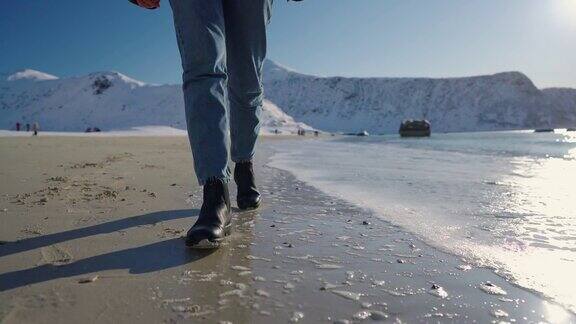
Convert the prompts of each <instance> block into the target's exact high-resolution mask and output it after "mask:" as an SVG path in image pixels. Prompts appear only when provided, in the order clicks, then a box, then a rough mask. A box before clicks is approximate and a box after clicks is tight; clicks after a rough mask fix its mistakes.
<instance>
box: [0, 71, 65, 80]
mask: <svg viewBox="0 0 576 324" xmlns="http://www.w3.org/2000/svg"><path fill="white" fill-rule="evenodd" d="M56 79H58V77H56V76H53V75H51V74H48V73H44V72H40V71H36V70H31V69H25V70H22V71H19V72H16V73H14V74H12V75H9V76H8V77H7V78H6V80H7V81H16V80H35V81H45V80H56Z"/></svg>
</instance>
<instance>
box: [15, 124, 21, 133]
mask: <svg viewBox="0 0 576 324" xmlns="http://www.w3.org/2000/svg"><path fill="white" fill-rule="evenodd" d="M16 131H17V132H19V131H20V122H16Z"/></svg>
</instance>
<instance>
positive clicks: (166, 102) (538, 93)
mask: <svg viewBox="0 0 576 324" xmlns="http://www.w3.org/2000/svg"><path fill="white" fill-rule="evenodd" d="M8 80H11V81H8ZM13 81H16V82H13ZM264 85H265V92H266V97H267V99H268V100H267V101H265V103H264V117H263V126H262V133H275V130H278V132H281V133H295V132H296V130H297V129H298V128H303V129H312V127H313V128H315V129H320V130H325V131H330V132H359V131H362V130H366V131H368V132H370V133H371V134H380V133H392V132H396V131H397V129H398V127H399V124H400V122H401V121H402V120H403V119H406V118H426V119H428V120H430V121H431V122H432V131H433V132H453V131H481V130H509V129H527V128H549V127H554V128H564V127H575V126H576V90H575V89H544V90H539V89H537V88H536V87H535V86H534V84H533V83H532V81H530V79H529V78H528V77H526V76H525V75H523V74H522V73H519V72H505V73H499V74H494V75H487V76H477V77H465V78H447V79H430V78H344V77H319V76H312V75H306V74H302V73H298V72H296V71H293V70H291V69H289V68H286V67H284V66H282V65H279V64H276V63H274V62H272V61H266V62H265V65H264ZM35 121H37V122H39V123H40V127H41V129H42V130H51V131H75V132H78V131H80V132H82V131H84V130H85V129H86V128H88V127H98V128H100V129H101V130H103V131H110V130H126V129H131V128H133V127H142V126H151V125H162V126H166V127H172V128H176V129H185V128H186V123H185V119H184V103H183V97H182V90H181V86H180V85H151V84H146V83H144V82H141V81H138V80H134V79H132V78H130V77H128V76H125V75H123V74H121V73H118V72H96V73H91V74H89V75H86V76H80V77H73V78H62V79H58V78H56V77H55V76H52V75H49V74H46V73H43V72H39V71H34V70H24V71H20V72H17V73H15V74H12V75H10V76H5V77H0V129H13V128H14V125H15V124H16V122H21V123H22V124H26V123H30V124H31V123H33V122H35Z"/></svg>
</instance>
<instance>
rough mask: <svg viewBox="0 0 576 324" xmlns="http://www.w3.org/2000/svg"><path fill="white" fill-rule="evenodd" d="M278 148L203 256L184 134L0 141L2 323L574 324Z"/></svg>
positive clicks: (264, 151)
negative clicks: (282, 162)
mask: <svg viewBox="0 0 576 324" xmlns="http://www.w3.org/2000/svg"><path fill="white" fill-rule="evenodd" d="M275 145H282V140H281V139H272V138H266V139H264V140H263V141H262V143H261V145H260V148H261V149H260V151H259V155H258V157H257V172H258V179H259V182H260V187H261V189H262V192H263V194H264V205H263V207H262V208H261V209H260V210H258V211H253V212H244V213H241V212H238V211H235V221H234V226H235V232H234V234H233V235H232V236H231V238H230V240H229V243H228V244H227V245H226V246H224V247H223V248H221V249H219V250H217V251H213V252H198V251H193V250H188V249H186V248H185V247H184V244H183V240H182V238H181V237H182V235H184V234H185V232H186V230H187V229H188V227H189V226H190V225H191V224H192V223H193V222H194V219H195V217H196V216H197V214H198V209H199V207H200V199H201V188H200V187H199V186H197V185H196V181H195V178H194V176H193V170H192V167H191V165H192V161H191V157H190V153H189V147H188V144H187V140H186V138H185V137H151V138H146V137H126V138H121V137H82V138H80V137H78V138H75V137H38V138H0V224H1V226H0V241H1V242H0V321H2V322H3V323H28V322H31V323H86V322H96V323H106V322H136V321H138V322H140V323H159V322H203V323H204V322H208V323H209V322H215V323H218V322H221V323H226V322H232V323H252V322H256V323H270V322H290V321H294V322H295V321H298V322H305V323H316V322H325V323H330V322H336V321H340V322H341V323H346V321H352V322H359V321H367V322H369V321H375V320H385V321H393V322H398V321H404V322H438V321H440V322H451V321H453V322H472V321H474V320H477V321H479V322H490V321H517V322H539V321H548V322H552V323H559V322H574V321H575V317H574V315H573V314H571V313H568V312H566V311H565V310H564V309H563V308H561V307H559V306H557V305H555V304H552V303H549V302H547V301H545V300H544V299H543V298H541V297H539V296H537V295H535V294H533V293H531V292H528V291H525V290H523V289H520V288H518V287H515V286H514V285H512V284H510V283H509V282H507V281H506V280H504V279H503V278H501V277H499V276H497V275H495V274H494V273H493V272H492V271H491V270H489V269H482V268H476V267H469V266H468V265H466V264H463V262H462V260H460V259H458V258H456V257H454V256H452V255H449V254H446V253H443V252H441V251H438V250H437V249H434V248H431V247H429V246H427V245H426V244H424V243H423V242H421V241H420V240H418V239H417V238H416V237H414V236H413V235H411V234H409V233H406V232H405V231H403V230H402V229H399V228H397V227H395V226H393V225H391V224H389V223H387V222H385V221H382V220H379V219H378V218H376V217H374V216H373V215H372V214H371V213H370V212H367V211H365V210H362V209H360V208H357V207H355V206H352V205H350V204H347V203H345V202H343V201H341V200H338V199H335V198H332V197H328V196H326V195H324V194H322V193H320V192H319V191H317V190H315V189H314V188H311V187H309V186H307V185H306V184H304V183H301V182H299V181H297V180H296V179H295V178H294V177H293V176H292V175H290V174H288V173H286V172H284V171H281V170H277V169H274V168H270V167H268V166H266V161H267V157H268V156H270V154H272V152H273V151H272V150H273V147H274V146H275ZM232 188H233V186H232ZM487 282H490V284H486V283H487Z"/></svg>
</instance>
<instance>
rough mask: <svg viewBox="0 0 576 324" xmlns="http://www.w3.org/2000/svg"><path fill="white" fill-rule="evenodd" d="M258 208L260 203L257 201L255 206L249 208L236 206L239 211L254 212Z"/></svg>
mask: <svg viewBox="0 0 576 324" xmlns="http://www.w3.org/2000/svg"><path fill="white" fill-rule="evenodd" d="M258 208H260V201H258V203H256V204H255V205H251V206H243V205H238V209H240V210H241V211H247V210H254V209H258Z"/></svg>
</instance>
